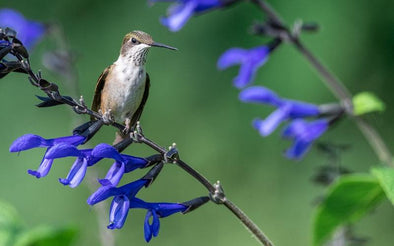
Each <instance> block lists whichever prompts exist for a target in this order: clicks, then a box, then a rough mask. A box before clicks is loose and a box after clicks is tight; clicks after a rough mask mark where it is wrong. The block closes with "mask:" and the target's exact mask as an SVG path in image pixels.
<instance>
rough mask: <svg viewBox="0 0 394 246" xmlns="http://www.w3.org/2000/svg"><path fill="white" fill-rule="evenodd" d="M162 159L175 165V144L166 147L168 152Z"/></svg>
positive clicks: (177, 157)
mask: <svg viewBox="0 0 394 246" xmlns="http://www.w3.org/2000/svg"><path fill="white" fill-rule="evenodd" d="M163 157H164V161H165V162H166V163H174V164H175V163H176V160H177V159H179V153H178V149H177V148H176V144H175V143H173V144H172V145H171V146H170V147H168V151H167V152H166V153H164V156H163Z"/></svg>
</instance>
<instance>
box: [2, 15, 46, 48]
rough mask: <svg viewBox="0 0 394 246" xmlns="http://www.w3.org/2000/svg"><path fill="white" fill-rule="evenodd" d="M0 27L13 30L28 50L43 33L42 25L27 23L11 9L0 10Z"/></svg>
mask: <svg viewBox="0 0 394 246" xmlns="http://www.w3.org/2000/svg"><path fill="white" fill-rule="evenodd" d="M0 27H3V28H5V27H9V28H11V29H14V30H15V31H16V32H17V37H18V39H19V40H20V41H21V42H22V43H23V44H24V45H25V46H26V47H28V48H31V47H32V46H33V45H34V44H35V43H36V42H37V41H38V40H39V39H40V38H41V37H42V35H43V34H44V32H45V26H44V25H43V24H41V23H39V22H35V21H29V20H27V19H25V17H24V16H23V15H22V14H21V13H19V12H17V11H15V10H13V9H0Z"/></svg>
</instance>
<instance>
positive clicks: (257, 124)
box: [253, 106, 289, 137]
mask: <svg viewBox="0 0 394 246" xmlns="http://www.w3.org/2000/svg"><path fill="white" fill-rule="evenodd" d="M288 112H289V107H286V106H285V107H281V108H278V109H277V110H275V111H274V112H273V113H271V114H270V115H269V116H268V117H267V118H266V119H265V120H260V119H256V120H254V121H253V126H254V128H255V129H257V130H258V131H259V133H260V135H261V136H263V137H266V136H268V135H270V134H271V133H272V132H273V131H275V129H276V128H277V127H278V126H279V125H280V123H282V122H283V121H285V120H287V119H288Z"/></svg>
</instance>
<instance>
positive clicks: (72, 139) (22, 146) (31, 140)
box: [10, 134, 85, 178]
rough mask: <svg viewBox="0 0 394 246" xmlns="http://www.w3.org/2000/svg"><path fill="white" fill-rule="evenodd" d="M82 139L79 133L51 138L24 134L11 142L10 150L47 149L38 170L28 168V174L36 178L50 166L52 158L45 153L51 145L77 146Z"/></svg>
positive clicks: (43, 174) (42, 175)
mask: <svg viewBox="0 0 394 246" xmlns="http://www.w3.org/2000/svg"><path fill="white" fill-rule="evenodd" d="M84 141H85V137H83V136H80V135H74V136H66V137H60V138H53V139H44V138H42V137H40V136H38V135H34V134H26V135H23V136H21V137H19V138H18V139H16V140H15V141H14V142H13V143H12V144H11V146H10V152H20V151H23V150H28V149H32V148H38V147H46V148H47V150H46V152H45V155H44V158H43V159H42V161H41V164H40V166H39V168H38V170H36V171H34V170H28V173H29V174H31V175H33V176H35V177H36V178H41V177H45V176H46V175H47V174H48V172H49V170H50V169H51V167H52V163H53V159H52V158H47V157H46V154H47V153H48V152H49V151H50V150H51V149H52V148H53V147H56V146H57V145H59V144H69V145H74V146H78V145H80V144H82V143H84Z"/></svg>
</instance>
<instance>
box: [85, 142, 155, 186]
mask: <svg viewBox="0 0 394 246" xmlns="http://www.w3.org/2000/svg"><path fill="white" fill-rule="evenodd" d="M91 154H92V156H93V157H95V158H111V159H114V160H115V163H114V164H113V165H112V166H111V168H110V169H109V170H108V172H107V175H106V176H105V178H104V179H101V180H99V182H100V184H102V185H112V186H116V185H118V183H119V181H120V179H121V178H122V176H123V174H124V173H129V172H131V171H133V170H135V169H137V168H144V167H146V165H147V164H148V160H146V159H144V158H139V157H134V156H130V155H124V154H120V153H119V152H118V151H117V150H116V149H115V148H114V147H112V146H111V145H109V144H104V143H102V144H99V145H97V146H96V147H95V148H94V149H93V151H92V153H91Z"/></svg>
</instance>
